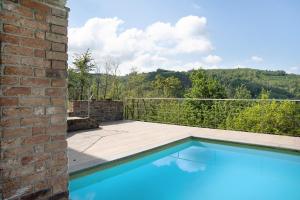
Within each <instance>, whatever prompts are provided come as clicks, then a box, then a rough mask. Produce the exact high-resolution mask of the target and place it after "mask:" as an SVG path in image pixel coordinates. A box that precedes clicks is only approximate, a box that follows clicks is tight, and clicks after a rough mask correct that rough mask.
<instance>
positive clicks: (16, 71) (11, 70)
mask: <svg viewBox="0 0 300 200" xmlns="http://www.w3.org/2000/svg"><path fill="white" fill-rule="evenodd" d="M4 74H5V75H20V76H32V75H33V70H32V68H31V67H13V66H7V67H5V68H4Z"/></svg>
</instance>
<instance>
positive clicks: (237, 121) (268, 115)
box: [226, 101, 300, 136]
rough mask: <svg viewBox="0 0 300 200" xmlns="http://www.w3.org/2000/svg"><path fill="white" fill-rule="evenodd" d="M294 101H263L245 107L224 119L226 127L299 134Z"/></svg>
mask: <svg viewBox="0 0 300 200" xmlns="http://www.w3.org/2000/svg"><path fill="white" fill-rule="evenodd" d="M299 117H300V116H299V112H297V105H296V104H295V103H294V102H275V101H273V102H264V103H257V104H255V105H253V106H251V107H248V108H246V109H245V110H243V111H242V112H240V113H239V114H238V115H237V116H235V117H233V118H228V119H227V121H226V125H227V126H226V127H227V129H232V130H242V131H249V132H262V133H276V134H283V133H285V134H293V135H298V136H300V124H299V123H300V122H299Z"/></svg>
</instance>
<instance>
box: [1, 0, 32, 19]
mask: <svg viewBox="0 0 300 200" xmlns="http://www.w3.org/2000/svg"><path fill="white" fill-rule="evenodd" d="M4 9H5V10H9V11H11V12H13V13H15V14H19V15H21V16H22V17H27V18H32V17H33V12H32V9H30V8H26V7H23V6H19V5H18V4H14V3H12V2H9V1H6V2H5V4H4Z"/></svg>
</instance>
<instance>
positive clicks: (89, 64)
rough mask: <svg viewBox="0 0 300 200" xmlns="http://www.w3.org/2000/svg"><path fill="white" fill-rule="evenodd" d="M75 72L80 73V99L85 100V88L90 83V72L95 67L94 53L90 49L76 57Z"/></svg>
mask: <svg viewBox="0 0 300 200" xmlns="http://www.w3.org/2000/svg"><path fill="white" fill-rule="evenodd" d="M73 64H74V66H75V72H76V73H77V74H78V79H79V85H80V100H83V96H84V89H85V88H86V87H88V84H89V79H90V78H89V75H90V74H89V72H90V71H92V70H93V69H94V67H95V64H94V62H93V58H92V55H91V53H90V51H89V50H87V51H86V52H84V53H83V54H81V55H78V56H76V57H75V59H74V62H73Z"/></svg>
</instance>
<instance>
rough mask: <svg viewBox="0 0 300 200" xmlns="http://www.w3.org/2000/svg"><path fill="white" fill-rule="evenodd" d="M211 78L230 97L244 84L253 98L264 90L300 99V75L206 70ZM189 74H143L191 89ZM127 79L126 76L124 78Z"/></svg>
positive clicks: (277, 97) (168, 72)
mask: <svg viewBox="0 0 300 200" xmlns="http://www.w3.org/2000/svg"><path fill="white" fill-rule="evenodd" d="M204 71H205V72H206V73H207V74H208V75H209V76H212V77H213V78H215V79H217V80H219V81H220V82H221V83H222V85H224V86H225V88H226V90H227V94H228V97H229V98H231V97H233V95H234V91H235V89H236V88H237V87H239V86H241V85H242V84H243V85H245V86H246V87H247V89H248V90H249V91H250V92H251V94H252V96H253V98H256V97H258V95H259V93H260V92H261V90H262V89H263V88H264V89H266V90H268V91H270V96H271V98H276V99H300V75H296V74H287V73H286V72H284V71H265V70H257V69H247V68H242V69H210V70H204ZM190 73H191V71H189V72H175V71H168V70H163V69H158V70H157V71H155V72H149V73H143V74H144V75H145V76H146V79H145V80H146V81H149V82H150V81H153V80H154V79H155V76H156V75H158V74H159V75H161V76H162V77H165V78H166V77H170V76H175V77H177V78H179V79H180V80H181V82H182V84H183V87H184V88H186V89H187V88H189V87H190V86H191V82H190V80H189V74H190ZM123 78H125V79H126V76H125V77H123Z"/></svg>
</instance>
